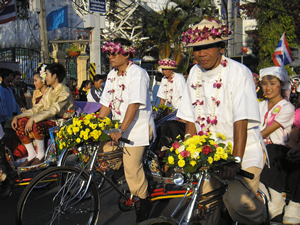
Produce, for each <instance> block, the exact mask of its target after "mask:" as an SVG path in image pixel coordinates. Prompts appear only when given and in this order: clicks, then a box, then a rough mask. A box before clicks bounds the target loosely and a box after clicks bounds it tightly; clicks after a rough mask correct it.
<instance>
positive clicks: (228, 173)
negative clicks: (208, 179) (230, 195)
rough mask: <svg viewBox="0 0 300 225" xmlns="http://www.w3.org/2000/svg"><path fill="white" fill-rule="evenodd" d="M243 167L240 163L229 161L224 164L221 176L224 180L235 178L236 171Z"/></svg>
mask: <svg viewBox="0 0 300 225" xmlns="http://www.w3.org/2000/svg"><path fill="white" fill-rule="evenodd" d="M240 169H241V164H240V163H227V164H225V165H223V166H222V168H221V169H220V172H219V176H220V178H221V179H223V180H227V179H228V180H233V179H234V177H235V175H236V173H237V172H238V171H239V170H240Z"/></svg>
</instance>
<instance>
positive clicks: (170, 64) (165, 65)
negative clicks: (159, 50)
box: [158, 58, 177, 70]
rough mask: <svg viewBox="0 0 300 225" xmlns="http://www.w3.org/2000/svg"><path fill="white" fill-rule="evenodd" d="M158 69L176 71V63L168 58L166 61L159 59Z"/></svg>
mask: <svg viewBox="0 0 300 225" xmlns="http://www.w3.org/2000/svg"><path fill="white" fill-rule="evenodd" d="M158 65H159V68H161V69H167V70H172V69H177V67H176V66H177V63H176V62H175V61H174V60H172V59H169V58H166V59H161V60H159V61H158Z"/></svg>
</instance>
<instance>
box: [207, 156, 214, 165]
mask: <svg viewBox="0 0 300 225" xmlns="http://www.w3.org/2000/svg"><path fill="white" fill-rule="evenodd" d="M207 162H208V163H209V164H212V163H213V162H214V160H213V158H212V157H210V156H209V157H208V158H207Z"/></svg>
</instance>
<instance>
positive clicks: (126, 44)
mask: <svg viewBox="0 0 300 225" xmlns="http://www.w3.org/2000/svg"><path fill="white" fill-rule="evenodd" d="M113 42H114V43H116V44H117V43H120V44H121V45H125V46H128V47H129V46H131V42H130V41H129V40H126V39H124V38H115V39H114V40H113ZM123 55H124V56H127V55H129V58H132V57H133V56H132V54H131V53H129V52H127V53H125V54H123Z"/></svg>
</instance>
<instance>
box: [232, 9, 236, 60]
mask: <svg viewBox="0 0 300 225" xmlns="http://www.w3.org/2000/svg"><path fill="white" fill-rule="evenodd" d="M236 32H237V5H236V4H235V5H234V33H233V55H234V56H236V55H237V52H236V49H237V33H236Z"/></svg>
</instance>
